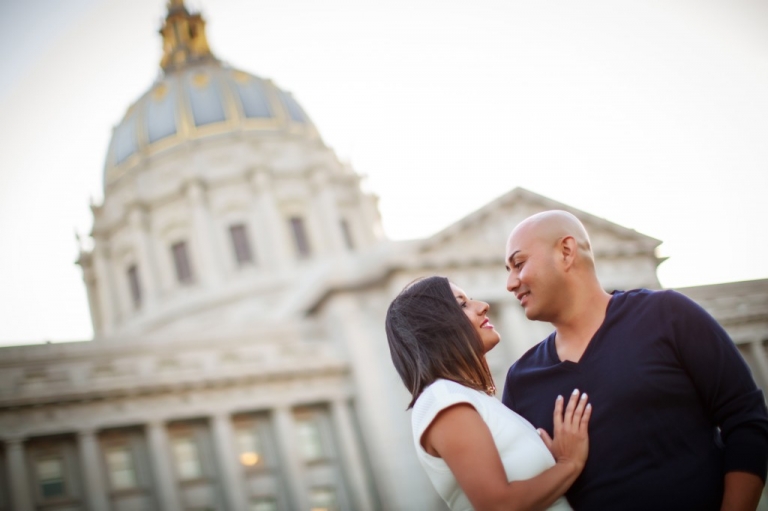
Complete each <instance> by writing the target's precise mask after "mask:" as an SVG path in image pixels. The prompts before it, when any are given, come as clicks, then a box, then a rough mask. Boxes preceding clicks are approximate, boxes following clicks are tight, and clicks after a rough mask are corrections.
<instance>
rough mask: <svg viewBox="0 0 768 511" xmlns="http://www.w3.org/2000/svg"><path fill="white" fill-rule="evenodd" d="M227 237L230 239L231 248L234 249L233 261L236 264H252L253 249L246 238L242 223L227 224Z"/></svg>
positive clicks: (246, 234)
mask: <svg viewBox="0 0 768 511" xmlns="http://www.w3.org/2000/svg"><path fill="white" fill-rule="evenodd" d="M229 237H230V239H231V240H232V248H233V249H234V251H235V261H237V265H238V266H245V265H248V264H253V262H254V261H253V251H251V244H250V241H249V240H248V231H247V230H246V228H245V225H243V224H234V225H231V226H229Z"/></svg>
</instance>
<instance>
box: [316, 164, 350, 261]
mask: <svg viewBox="0 0 768 511" xmlns="http://www.w3.org/2000/svg"><path fill="white" fill-rule="evenodd" d="M312 187H313V188H314V193H315V197H314V201H313V202H314V207H315V211H317V214H318V216H319V217H320V225H321V226H322V229H323V230H324V231H325V232H324V236H317V237H318V238H321V239H323V240H324V243H325V246H324V247H323V248H324V251H325V252H326V253H329V254H338V253H341V252H344V251H346V250H347V246H346V243H345V242H344V238H343V237H342V232H341V216H340V215H339V211H338V208H337V207H336V198H335V197H334V193H333V182H332V180H331V175H330V171H329V170H327V169H316V170H315V171H314V172H313V173H312Z"/></svg>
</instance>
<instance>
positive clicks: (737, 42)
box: [0, 0, 768, 344]
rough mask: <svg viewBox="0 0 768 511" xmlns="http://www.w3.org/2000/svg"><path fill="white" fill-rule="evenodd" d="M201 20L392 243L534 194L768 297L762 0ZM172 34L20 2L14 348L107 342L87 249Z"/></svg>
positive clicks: (136, 20) (6, 98) (155, 21)
mask: <svg viewBox="0 0 768 511" xmlns="http://www.w3.org/2000/svg"><path fill="white" fill-rule="evenodd" d="M187 5H188V6H189V7H190V8H192V9H194V10H198V9H199V10H201V11H202V13H203V16H204V17H205V18H206V20H207V21H208V39H209V42H210V44H211V47H212V49H213V51H214V52H215V53H216V54H217V56H219V57H220V58H221V59H223V60H225V61H227V62H229V63H230V64H231V65H233V66H235V67H239V68H241V69H243V70H246V71H249V72H252V73H254V74H257V75H260V76H263V77H269V78H272V79H273V80H275V82H276V83H277V84H278V85H280V86H281V87H283V88H285V89H288V90H290V91H292V92H293V93H294V95H295V96H296V97H297V98H298V100H299V101H300V102H301V103H302V105H303V106H304V108H305V109H306V110H307V112H308V113H309V115H310V116H311V117H312V118H313V120H314V122H315V124H316V125H317V126H318V128H319V129H320V132H321V134H322V135H323V137H324V139H325V140H326V142H327V143H328V144H329V145H330V146H332V147H333V148H334V149H335V150H336V151H337V153H338V154H339V156H340V157H342V158H343V159H345V160H350V161H351V162H352V165H353V166H354V167H355V168H356V169H357V171H358V172H360V173H362V174H365V175H367V176H368V179H367V181H366V185H365V186H366V187H367V189H368V190H370V191H373V192H375V193H376V194H378V195H380V197H381V203H380V205H381V211H382V215H383V218H384V227H385V230H386V232H387V234H388V235H389V237H391V238H394V239H404V238H414V237H424V236H428V235H430V234H432V233H434V232H436V231H438V230H440V229H442V228H443V227H445V226H447V225H449V224H450V223H452V222H454V221H456V220H458V219H460V218H461V217H463V216H464V215H466V214H468V213H470V212H471V211H473V210H475V209H477V208H479V207H481V206H482V205H484V204H486V203H487V202H489V201H491V200H492V199H494V198H495V197H497V196H499V195H501V194H503V193H505V192H507V191H509V190H510V189H512V188H514V187H515V186H523V187H525V188H528V189H530V190H532V191H534V192H537V193H540V194H542V195H545V196H547V197H550V198H552V199H554V200H557V201H561V202H563V203H566V204H568V205H571V206H574V207H576V208H579V209H582V210H584V211H587V212H589V213H592V214H594V215H597V216H600V217H604V218H607V219H609V220H611V221H613V222H616V223H619V224H622V225H624V226H627V227H630V228H633V229H637V230H638V231H640V232H642V233H645V234H648V235H650V236H653V237H655V238H658V239H661V240H663V241H664V244H663V246H662V247H661V255H663V256H668V257H669V260H668V261H666V262H664V263H663V264H662V265H661V266H660V268H659V277H660V279H661V282H662V284H663V285H665V286H667V287H679V286H689V285H698V284H707V283H715V282H726V281H733V280H747V279H756V278H766V277H768V232H767V231H768V229H766V226H765V225H766V220H767V219H768V200H766V198H765V195H766V192H768V92H767V91H768V30H766V29H765V27H768V2H765V1H764V0H728V1H726V0H716V1H715V0H646V1H644V2H629V1H622V0H603V1H600V0H584V1H581V2H565V1H563V2H553V1H535V2H531V1H527V0H526V1H523V0H489V1H485V0H481V1H478V0H473V1H469V0H466V1H455V0H442V1H439V2H438V1H436V0H430V1H427V0H389V1H387V2H369V1H360V0H323V1H322V2H319V1H317V0H258V1H255V0H194V1H189V2H187ZM164 14H165V2H164V1H163V0H67V1H66V2H50V1H45V0H25V1H23V2H13V1H10V0H0V47H2V48H3V49H4V51H3V52H1V53H0V112H2V115H0V144H2V145H1V146H0V147H1V148H2V150H1V151H0V244H1V246H2V250H0V310H2V314H1V315H0V317H1V318H2V320H1V321H0V343H2V344H14V343H20V342H40V341H43V340H46V339H51V340H75V339H88V338H90V337H91V336H92V331H91V326H90V319H89V314H88V306H87V302H86V296H85V290H84V286H83V284H82V277H81V273H80V270H79V268H78V267H77V266H75V265H74V260H75V258H76V254H77V249H76V244H75V241H74V231H75V230H77V231H79V232H81V233H87V232H88V231H89V230H90V226H91V216H90V211H89V209H88V204H89V200H90V199H89V198H90V197H93V198H94V200H96V201H100V200H101V195H102V192H101V189H102V179H101V174H102V169H103V161H104V156H105V153H106V148H107V145H108V143H109V138H110V133H111V129H112V127H113V126H114V125H115V124H117V123H118V122H119V121H120V119H121V118H122V116H123V114H124V113H125V111H126V109H127V108H128V106H129V105H130V103H131V102H132V101H134V100H135V99H137V98H138V97H139V95H140V94H141V93H142V92H144V91H145V90H146V89H147V88H148V87H149V86H150V85H151V83H152V82H153V81H154V79H155V78H156V77H157V74H158V72H159V67H158V62H159V59H160V54H161V41H160V36H159V35H158V33H157V30H158V29H159V27H160V25H161V21H162V18H163V17H164ZM502 250H503V248H502V247H500V254H499V260H500V263H499V264H502V261H501V259H502V253H501V252H502ZM500 285H502V284H500Z"/></svg>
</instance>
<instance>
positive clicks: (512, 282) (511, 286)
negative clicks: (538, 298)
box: [507, 272, 520, 293]
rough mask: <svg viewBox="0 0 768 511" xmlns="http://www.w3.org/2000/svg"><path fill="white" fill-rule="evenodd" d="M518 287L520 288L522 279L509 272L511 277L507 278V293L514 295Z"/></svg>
mask: <svg viewBox="0 0 768 511" xmlns="http://www.w3.org/2000/svg"><path fill="white" fill-rule="evenodd" d="M518 287H520V279H518V278H517V276H516V275H515V274H513V273H512V272H509V276H508V277H507V291H509V292H510V293H514V292H515V289H517V288H518Z"/></svg>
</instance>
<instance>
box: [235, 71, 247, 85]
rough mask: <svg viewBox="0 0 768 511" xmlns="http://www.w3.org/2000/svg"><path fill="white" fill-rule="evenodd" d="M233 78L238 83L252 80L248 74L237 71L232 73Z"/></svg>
mask: <svg viewBox="0 0 768 511" xmlns="http://www.w3.org/2000/svg"><path fill="white" fill-rule="evenodd" d="M232 77H233V78H234V79H235V81H236V82H238V83H245V82H247V81H248V80H250V78H251V77H250V75H249V74H248V73H244V72H242V71H235V72H233V73H232Z"/></svg>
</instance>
